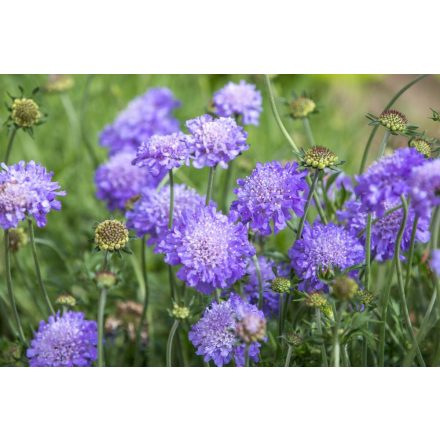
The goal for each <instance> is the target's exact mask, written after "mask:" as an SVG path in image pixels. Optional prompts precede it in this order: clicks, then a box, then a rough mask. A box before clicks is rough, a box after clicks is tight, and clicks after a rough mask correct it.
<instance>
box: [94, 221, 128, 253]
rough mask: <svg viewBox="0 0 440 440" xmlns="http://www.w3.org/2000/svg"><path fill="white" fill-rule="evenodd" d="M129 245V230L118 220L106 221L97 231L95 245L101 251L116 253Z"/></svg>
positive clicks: (100, 224)
mask: <svg viewBox="0 0 440 440" xmlns="http://www.w3.org/2000/svg"><path fill="white" fill-rule="evenodd" d="M127 243H128V230H127V228H126V227H125V225H124V224H123V223H121V222H120V221H118V220H105V221H103V222H101V223H99V225H98V226H97V227H96V229H95V244H96V247H97V248H98V249H99V250H102V251H109V252H114V251H118V250H120V249H122V248H124V247H125V245H126V244H127Z"/></svg>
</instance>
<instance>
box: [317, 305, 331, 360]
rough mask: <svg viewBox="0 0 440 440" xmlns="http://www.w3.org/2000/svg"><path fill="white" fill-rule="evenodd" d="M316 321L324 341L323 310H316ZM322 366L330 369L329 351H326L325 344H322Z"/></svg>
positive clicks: (319, 334)
mask: <svg viewBox="0 0 440 440" xmlns="http://www.w3.org/2000/svg"><path fill="white" fill-rule="evenodd" d="M315 320H316V329H317V334H318V337H319V338H320V339H322V337H323V336H322V335H323V334H322V321H321V310H320V309H319V308H316V311H315ZM321 361H322V362H321V364H322V365H323V366H324V367H328V359H327V350H326V349H325V344H324V342H321Z"/></svg>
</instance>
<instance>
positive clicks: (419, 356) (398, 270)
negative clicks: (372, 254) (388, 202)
mask: <svg viewBox="0 0 440 440" xmlns="http://www.w3.org/2000/svg"><path fill="white" fill-rule="evenodd" d="M400 198H401V200H402V205H403V219H402V224H401V225H400V228H399V232H398V234H397V239H396V244H395V248H394V264H395V265H396V273H397V285H398V287H399V294H400V300H401V302H402V309H403V315H404V318H405V324H406V327H407V331H408V333H409V334H410V337H411V339H412V343H413V345H414V346H415V348H416V353H417V359H418V360H419V363H420V365H421V366H422V367H425V366H426V365H425V361H424V360H423V356H422V353H421V352H420V348H419V344H418V343H417V338H416V336H415V333H414V329H413V326H412V324H411V319H410V317H409V312H408V305H407V303H406V295H405V286H404V282H403V274H402V264H401V262H400V247H401V244H402V237H403V232H404V230H405V226H406V221H407V219H408V204H407V202H406V199H405V197H404V196H401V197H400Z"/></svg>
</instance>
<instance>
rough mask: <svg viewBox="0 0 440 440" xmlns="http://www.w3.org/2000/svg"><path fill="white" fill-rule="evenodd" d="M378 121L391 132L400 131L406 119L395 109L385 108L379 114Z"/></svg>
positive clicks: (403, 127)
mask: <svg viewBox="0 0 440 440" xmlns="http://www.w3.org/2000/svg"><path fill="white" fill-rule="evenodd" d="M379 122H380V123H381V124H382V125H383V126H384V127H386V128H388V130H390V131H391V132H392V133H402V132H404V131H405V129H406V126H407V124H408V119H407V118H406V116H405V115H404V114H403V113H400V112H399V111H397V110H392V109H390V110H385V111H384V112H382V113H381V115H380V116H379Z"/></svg>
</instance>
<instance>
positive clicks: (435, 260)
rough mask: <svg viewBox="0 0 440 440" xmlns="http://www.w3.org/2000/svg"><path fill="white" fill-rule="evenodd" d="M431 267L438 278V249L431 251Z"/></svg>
mask: <svg viewBox="0 0 440 440" xmlns="http://www.w3.org/2000/svg"><path fill="white" fill-rule="evenodd" d="M431 269H432V270H433V272H434V273H435V274H436V275H437V276H438V277H439V278H440V249H434V250H433V251H432V254H431Z"/></svg>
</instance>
